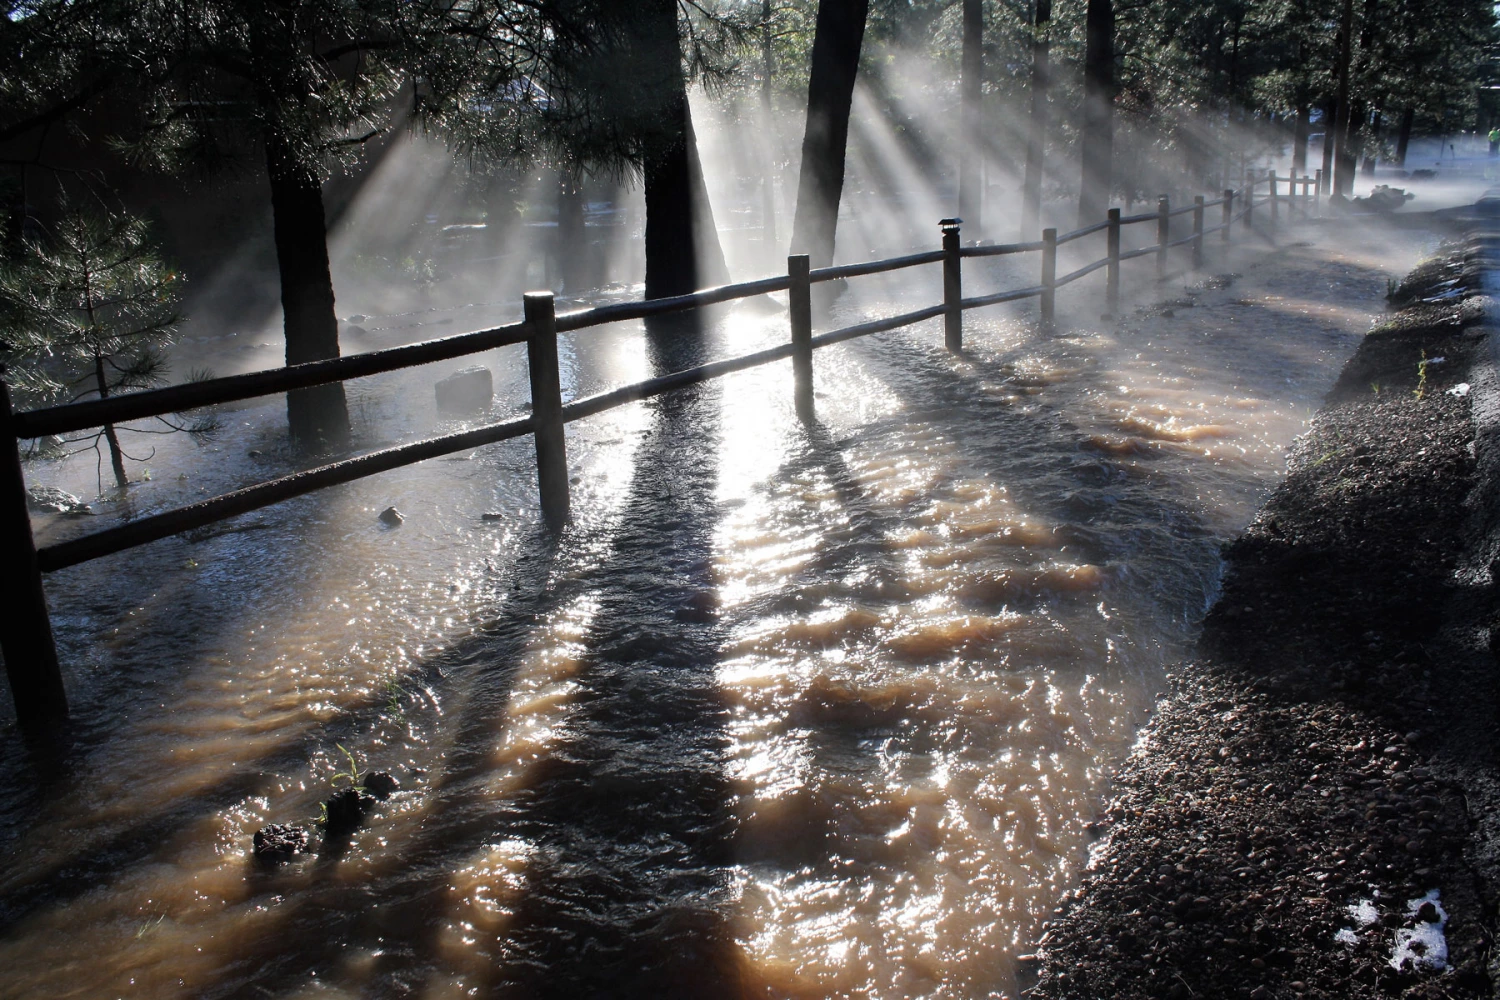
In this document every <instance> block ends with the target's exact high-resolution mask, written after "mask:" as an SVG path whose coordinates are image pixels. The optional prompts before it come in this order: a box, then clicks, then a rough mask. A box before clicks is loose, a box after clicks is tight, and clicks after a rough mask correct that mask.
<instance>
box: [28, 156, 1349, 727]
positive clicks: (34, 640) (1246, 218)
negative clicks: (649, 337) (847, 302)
mask: <svg viewBox="0 0 1500 1000" xmlns="http://www.w3.org/2000/svg"><path fill="white" fill-rule="evenodd" d="M1323 181H1324V178H1323V176H1322V171H1318V172H1317V174H1316V175H1312V176H1306V175H1304V176H1301V177H1299V176H1298V175H1297V174H1296V173H1295V172H1293V173H1292V174H1291V175H1289V176H1287V177H1278V176H1277V175H1276V174H1275V172H1274V171H1272V172H1268V173H1266V174H1264V175H1263V176H1254V175H1251V174H1247V175H1246V177H1245V180H1244V183H1243V185H1242V186H1241V188H1240V189H1238V190H1226V191H1224V192H1223V194H1222V196H1220V197H1218V198H1215V199H1213V200H1212V201H1206V200H1204V199H1203V198H1201V197H1199V198H1196V199H1194V201H1193V203H1192V204H1191V205H1190V206H1187V207H1184V208H1177V209H1173V208H1171V206H1170V204H1169V202H1168V199H1167V198H1166V197H1165V196H1163V197H1162V198H1161V199H1160V200H1159V201H1158V203H1157V209H1156V211H1154V212H1144V213H1140V214H1136V215H1129V216H1124V215H1122V214H1121V212H1120V210H1119V209H1110V211H1109V217H1108V218H1107V219H1105V220H1104V221H1103V222H1098V223H1093V224H1091V225H1085V226H1080V227H1079V228H1077V229H1074V230H1071V231H1069V232H1066V233H1063V234H1061V235H1059V234H1058V232H1057V231H1056V230H1055V229H1048V230H1045V231H1044V232H1043V234H1042V239H1040V240H1036V241H1030V242H1020V243H1006V244H976V245H972V246H962V245H961V244H960V241H959V221H958V220H956V219H945V220H943V221H942V223H941V224H940V228H941V232H942V249H940V250H929V251H923V252H920V253H913V254H907V255H904V256H899V257H891V258H886V259H883V260H872V261H865V262H860V263H854V264H840V265H835V266H830V267H821V268H812V267H810V266H809V261H808V258H807V257H806V256H805V255H794V256H792V257H789V258H788V260H787V273H786V274H785V275H776V276H773V277H769V278H761V279H759V280H756V281H746V282H739V283H736V284H730V285H722V286H718V287H714V288H704V289H699V290H698V291H695V292H691V293H689V294H686V295H677V296H672V297H670V298H659V299H650V300H646V301H642V302H619V303H610V304H607V305H600V306H593V307H590V308H586V309H580V310H575V311H572V312H566V313H561V314H558V313H556V312H555V303H554V299H553V296H552V295H551V293H533V294H528V295H527V296H526V297H525V310H524V313H525V315H524V318H523V319H522V320H521V321H520V322H516V323H510V324H507V325H504V326H498V327H493V328H490V329H486V330H477V331H474V332H472V333H464V334H459V335H456V336H452V337H443V338H439V339H435V340H428V341H423V342H420V343H416V344H409V345H406V346H403V347H393V348H388V349H383V350H378V351H370V352H367V353H363V354H353V355H348V356H345V357H338V358H330V359H328V360H325V361H314V362H309V363H306V364H299V365H290V366H287V367H284V368H274V369H269V370H266V371H257V372H249V373H246V374H243V375H231V376H227V377H224V378H215V379H208V380H204V381H200V382H189V383H185V384H182V385H174V386H168V387H165V388H161V389H150V390H146V391H142V392H137V393H130V394H127V395H123V396H112V397H110V398H108V399H94V400H87V401H83V402H76V403H67V404H63V405H58V406H49V407H44V408H40V409H36V410H30V411H16V410H14V409H13V407H12V405H11V397H10V390H9V387H8V386H7V385H6V383H5V380H4V379H3V378H0V397H3V398H0V421H3V422H4V423H3V427H0V448H4V449H5V453H4V454H3V455H0V556H3V558H4V563H3V565H4V569H3V570H0V600H3V601H5V602H6V606H7V608H8V609H10V610H12V611H13V612H15V613H14V614H12V615H11V617H10V618H9V622H8V624H6V625H5V626H3V627H0V651H3V653H4V656H5V667H6V672H7V674H8V676H9V680H10V686H11V695H12V697H13V699H14V701H15V705H16V714H17V718H18V720H19V721H20V722H21V724H22V725H23V726H28V727H29V726H32V725H35V724H48V723H52V722H56V721H57V720H59V719H61V718H63V717H65V716H66V714H67V697H66V693H65V691H64V688H63V682H62V673H61V670H60V668H59V665H58V661H57V651H56V646H55V643H54V641H53V636H52V631H51V623H50V619H49V617H48V613H47V605H46V596H45V592H44V589H43V584H42V574H44V573H50V572H55V571H57V570H60V569H65V568H67V567H70V566H77V565H79V564H80V563H84V562H88V561H90V560H93V559H99V558H102V557H105V556H109V555H113V554H116V553H119V552H122V551H125V550H127V549H131V548H135V547H137V546H141V545H146V544H148V543H151V542H155V541H159V540H161V539H163V538H167V537H170V536H172V535H176V534H181V533H183V532H186V531H191V530H194V529H197V528H203V527H206V526H208V525H210V524H213V523H216V522H218V521H222V520H225V519H227V518H231V517H235V516H238V515H240V514H245V513H248V512H250V511H254V510H259V509H261V508H263V507H268V506H271V505H273V504H277V503H281V502H283V501H285V500H289V499H292V498H294V497H298V496H302V495H304V494H307V493H311V492H314V491H317V490H321V489H326V488H328V487H331V486H336V485H339V484H342V483H348V482H353V481H355V480H357V479H362V478H365V477H367V476H373V475H377V474H379V473H382V472H388V471H390V470H392V469H397V468H401V467H402V466H406V465H411V464H414V463H416V462H421V461H425V460H427V459H431V458H437V457H440V456H443V455H449V454H453V453H455V452H460V451H468V450H471V449H474V448H478V447H481V446H484V445H488V444H494V443H497V442H500V441H507V440H512V439H515V438H520V437H525V436H527V435H531V436H532V438H533V440H534V442H535V446H536V452H537V478H538V489H539V492H540V495H541V507H542V514H543V519H544V520H545V522H546V523H547V524H548V526H549V527H551V528H553V529H557V528H560V527H561V526H562V525H563V524H564V523H566V521H567V519H568V516H569V493H568V477H567V455H566V439H565V437H564V434H563V427H564V425H565V424H568V423H571V422H573V421H577V420H582V419H584V418H586V417H590V416H594V415H596V414H599V413H603V412H605V411H606V410H611V409H614V408H615V407H619V406H624V405H626V404H628V403H633V402H637V401H639V400H643V399H649V398H651V397H653V396H659V395H661V394H663V393H667V392H671V391H673V390H676V389H681V388H684V387H686V386H690V385H696V384H698V383H701V382H706V381H709V380H711V379H715V378H720V377H722V376H725V375H729V374H731V373H734V372H739V371H744V370H746V369H749V368H755V367H758V366H760V365H765V364H771V363H774V362H778V361H784V360H786V359H788V358H790V359H791V360H792V366H793V376H794V377H793V382H794V393H795V397H794V398H795V402H796V408H797V412H798V413H799V415H801V416H803V417H809V416H811V413H812V403H813V391H812V382H813V367H812V352H813V351H814V350H816V349H818V348H822V347H829V346H832V345H834V344H840V343H844V342H846V341H850V340H854V339H857V338H859V337H867V336H870V335H872V334H877V333H883V332H886V331H890V330H896V329H900V328H901V327H906V326H911V325H913V324H916V323H921V322H924V321H926V320H930V319H936V318H938V317H943V320H944V342H945V344H946V345H947V347H948V348H949V349H950V350H953V351H961V350H962V349H963V320H962V315H963V313H964V312H965V311H967V310H970V309H979V308H983V307H986V306H992V305H998V304H1000V303H1004V302H1018V301H1022V300H1025V299H1031V298H1035V299H1037V300H1038V313H1039V315H1040V318H1041V321H1042V323H1043V324H1044V325H1045V324H1050V323H1051V322H1053V319H1054V311H1055V296H1056V293H1057V290H1058V289H1059V288H1062V287H1065V286H1067V285H1070V284H1072V283H1074V282H1076V281H1079V280H1081V279H1083V278H1085V277H1087V276H1088V275H1090V274H1093V273H1094V272H1095V271H1099V270H1106V282H1105V298H1106V302H1107V308H1108V310H1109V313H1108V314H1106V315H1113V314H1116V313H1117V312H1118V309H1119V288H1120V264H1121V263H1122V262H1124V261H1128V260H1134V259H1136V258H1138V257H1146V256H1152V255H1154V256H1155V257H1156V259H1157V277H1158V280H1162V279H1164V278H1165V277H1166V268H1167V262H1168V257H1169V254H1170V253H1171V251H1172V250H1174V249H1176V248H1181V247H1188V246H1191V247H1192V254H1191V257H1192V260H1191V268H1192V269H1194V270H1196V269H1199V268H1201V267H1202V263H1203V250H1204V237H1205V236H1206V235H1208V234H1211V233H1215V232H1217V233H1219V234H1220V242H1222V243H1227V242H1229V241H1230V240H1231V236H1232V233H1233V232H1234V231H1235V230H1236V228H1237V226H1239V227H1243V229H1244V230H1245V232H1246V233H1247V234H1249V233H1255V234H1256V235H1260V236H1263V237H1265V238H1269V239H1272V240H1273V241H1274V237H1275V227H1276V225H1277V220H1278V217H1279V215H1280V210H1281V209H1282V208H1283V207H1285V209H1286V212H1287V214H1288V217H1291V216H1292V215H1293V214H1294V213H1300V214H1301V215H1302V216H1303V217H1304V218H1306V217H1311V216H1313V215H1316V214H1317V213H1318V211H1319V209H1320V202H1319V194H1320V192H1321V190H1322V188H1323ZM1283 184H1284V185H1285V189H1284V192H1283V193H1278V188H1279V187H1280V186H1281V185H1283ZM1261 186H1264V187H1265V189H1266V194H1265V196H1264V197H1257V196H1256V193H1255V192H1256V189H1257V188H1258V187H1261ZM1266 206H1269V210H1270V211H1269V215H1268V217H1267V219H1266V222H1265V225H1264V227H1262V228H1261V229H1259V230H1257V228H1256V219H1257V215H1256V209H1257V208H1262V207H1266ZM1210 208H1218V209H1219V210H1220V215H1221V219H1220V221H1219V222H1218V224H1216V225H1213V226H1206V225H1205V211H1206V210H1207V209H1210ZM1189 216H1190V217H1191V219H1192V230H1191V232H1190V233H1188V234H1187V235H1180V236H1178V237H1177V238H1175V239H1174V238H1172V237H1173V233H1172V229H1173V226H1172V222H1173V220H1174V219H1183V218H1186V217H1189ZM1152 222H1154V223H1156V231H1155V234H1154V235H1155V239H1154V241H1152V242H1149V243H1145V244H1143V245H1141V246H1138V247H1135V248H1133V249H1129V250H1122V249H1121V246H1120V244H1121V234H1122V232H1123V231H1124V230H1125V229H1126V228H1127V227H1131V226H1136V225H1140V224H1144V223H1152ZM1101 232H1102V233H1104V234H1105V256H1104V257H1101V258H1099V259H1097V260H1093V261H1089V262H1088V263H1085V264H1083V265H1081V266H1079V267H1077V268H1076V269H1074V270H1072V271H1069V272H1067V273H1066V274H1063V275H1062V276H1060V277H1059V276H1058V273H1057V255H1058V248H1059V247H1062V246H1067V245H1069V244H1071V243H1074V242H1076V241H1079V240H1083V239H1085V238H1087V237H1089V236H1093V235H1095V234H1097V233H1101ZM1030 253H1036V254H1039V255H1040V265H1039V267H1040V279H1041V280H1040V282H1039V283H1038V284H1035V285H1030V286H1027V287H1024V288H1014V289H1004V290H1000V291H996V292H991V293H987V294H981V295H970V296H968V297H965V296H964V294H963V272H962V262H963V260H965V259H980V258H987V257H999V256H1007V255H1015V254H1030ZM928 264H942V265H943V301H942V302H941V303H939V304H936V305H931V306H926V307H924V308H921V309H916V310H912V311H910V312H903V313H900V314H897V315H894V316H888V317H884V318H880V319H873V320H869V321H867V322H864V323H859V324H856V325H854V326H848V327H844V328H842V329H837V330H830V331H827V332H824V333H819V334H816V335H814V334H813V332H812V327H813V323H812V309H811V296H810V289H811V286H812V285H814V284H817V283H820V282H828V281H843V280H847V279H850V278H857V277H862V276H865V275H871V274H882V273H888V272H893V271H900V270H904V269H906V268H911V267H921V266H925V265H928ZM781 292H785V293H787V295H788V317H789V325H790V331H791V339H790V340H789V341H788V342H786V343H782V344H778V345H777V346H775V347H770V348H767V349H764V350H761V351H756V352H753V353H750V354H746V355H743V356H740V357H735V358H728V359H724V360H721V361H712V362H708V363H705V364H701V365H697V366H695V367H693V368H688V369H684V370H682V371H676V372H671V373H669V374H665V375H660V376H657V377H655V378H651V379H646V380H645V381H641V382H636V383H633V384H630V385H625V386H620V387H618V388H615V389H610V390H607V391H604V392H600V393H596V394H594V395H591V396H585V397H582V398H578V399H573V400H570V401H567V402H564V401H563V400H562V395H561V385H560V378H559V374H558V364H557V337H558V335H559V334H568V333H575V332H579V331H583V330H588V329H592V328H595V327H599V326H604V325H606V324H610V323H620V322H627V321H636V320H650V319H653V318H656V317H661V316H666V315H670V314H676V313H683V312H689V311H692V310H698V309H704V308H707V307H710V306H715V305H720V304H723V303H728V302H734V301H738V300H742V299H747V298H753V297H757V296H763V295H769V294H772V293H781ZM520 344H525V345H526V349H527V364H528V369H529V372H530V379H531V395H532V404H531V405H532V412H531V413H530V414H529V415H527V416H524V417H516V418H513V419H510V420H505V421H501V422H498V423H491V424H487V425H485V426H482V427H477V428H472V429H469V430H465V431H461V432H457V433H453V434H445V435H441V436H439V437H434V438H428V439H426V440H422V441H416V442H412V443H409V444H404V445H399V446H396V447H392V448H385V449H382V450H379V451H374V452H370V453H368V454H365V455H359V456H355V457H352V458H347V459H342V460H340V461H335V462H331V463H328V464H326V465H321V466H318V467H316V468H311V469H305V470H302V471H300V472H296V473H292V474H290V475H286V476H282V477H279V478H277V479H272V480H269V481H267V482H262V483H257V484H254V485H251V486H246V487H244V488H242V489H238V490H233V491H231V492H229V493H225V494H222V495H220V496H216V497H212V498H209V499H206V500H201V501H198V502H196V503H191V504H187V505H185V506H182V507H177V508H174V509H171V510H165V511H161V512H159V513H156V514H151V515H149V516H146V517H141V518H138V519H135V520H132V521H128V522H126V523H123V524H118V525H115V526H113V527H110V528H105V529H102V530H100V531H95V532H91V533H89V534H86V535H83V536H81V537H78V538H73V539H69V540H67V541H63V542H56V543H53V544H50V545H45V546H42V547H41V548H38V547H37V546H36V542H35V538H34V536H33V535H32V531H31V519H30V514H29V512H28V510H27V498H26V484H25V475H24V470H23V466H22V464H21V452H20V447H19V442H20V441H23V440H27V439H33V438H41V437H48V436H52V435H61V434H69V433H75V432H77V431H81V430H86V429H88V428H91V427H98V426H102V425H104V424H116V423H124V422H127V421H131V420H140V419H146V418H150V417H157V416H166V415H168V414H174V413H183V412H187V411H191V410H196V409H200V408H203V407H207V406H214V405H221V404H225V403H232V402H239V401H242V400H246V399H252V398H256V397H259V396H266V395H271V394H274V393H282V392H289V391H292V390H296V389H306V388H311V387H313V386H318V385H325V384H329V383H333V382H343V381H347V380H349V379H356V378H364V377H368V376H371V375H379V374H383V373H387V372H392V371H397V370H401V369H405V368H411V367H415V366H417V365H425V364H431V363H433V362H438V361H446V360H452V359H455V358H461V357H465V356H469V355H473V354H478V353H481V352H484V351H490V350H495V349H498V348H502V347H509V346H516V345H520Z"/></svg>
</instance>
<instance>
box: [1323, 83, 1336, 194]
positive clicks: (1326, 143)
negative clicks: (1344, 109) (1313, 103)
mask: <svg viewBox="0 0 1500 1000" xmlns="http://www.w3.org/2000/svg"><path fill="white" fill-rule="evenodd" d="M1338 113H1339V105H1338V101H1328V102H1327V103H1326V104H1324V106H1323V193H1324V194H1328V193H1330V192H1331V191H1332V190H1333V147H1334V146H1335V145H1336V143H1337V139H1336V138H1335V137H1336V136H1337V134H1338V126H1337V124H1335V123H1336V122H1337V120H1338Z"/></svg>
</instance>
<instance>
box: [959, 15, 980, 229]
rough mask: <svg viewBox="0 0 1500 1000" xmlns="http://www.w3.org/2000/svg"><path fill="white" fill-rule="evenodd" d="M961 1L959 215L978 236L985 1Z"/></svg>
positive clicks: (966, 226)
mask: <svg viewBox="0 0 1500 1000" xmlns="http://www.w3.org/2000/svg"><path fill="white" fill-rule="evenodd" d="M963 2H964V7H963V18H964V42H963V46H964V47H963V69H962V74H963V78H962V80H961V81H960V86H961V88H962V92H963V96H962V111H961V114H960V124H961V126H962V132H963V134H962V136H961V137H960V139H959V142H960V147H959V149H960V152H959V164H958V215H959V217H960V218H961V219H963V221H964V223H965V228H966V229H967V231H968V232H969V233H971V234H972V235H974V236H976V237H977V236H978V235H979V233H980V230H981V228H982V222H983V220H982V219H981V218H980V212H981V211H982V207H983V199H982V197H981V192H980V186H979V185H980V178H979V157H980V152H981V150H983V148H984V140H983V138H982V132H983V126H982V124H981V114H980V101H981V98H982V96H983V86H982V85H983V81H984V3H983V0H963Z"/></svg>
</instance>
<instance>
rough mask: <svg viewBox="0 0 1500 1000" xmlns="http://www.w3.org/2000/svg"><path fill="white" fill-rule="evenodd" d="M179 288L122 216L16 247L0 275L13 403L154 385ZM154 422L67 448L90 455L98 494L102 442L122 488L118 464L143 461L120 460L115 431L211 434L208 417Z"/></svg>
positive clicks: (64, 227)
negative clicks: (14, 393)
mask: <svg viewBox="0 0 1500 1000" xmlns="http://www.w3.org/2000/svg"><path fill="white" fill-rule="evenodd" d="M182 281H183V279H182V276H181V275H180V274H179V273H178V272H177V271H176V270H174V269H173V268H171V267H169V266H168V265H167V264H166V263H165V262H164V261H163V260H162V259H161V257H160V255H159V254H158V253H157V251H156V248H155V247H154V245H153V244H152V242H151V240H150V238H149V235H148V233H147V230H146V224H145V222H144V221H142V220H140V219H136V218H132V217H130V216H127V215H120V214H102V215H100V214H91V213H86V212H78V211H74V212H70V213H68V214H67V215H66V216H64V217H63V219H62V220H61V221H60V222H59V223H58V224H57V226H56V227H55V229H53V230H52V232H51V233H50V234H49V236H48V238H44V239H36V240H32V239H28V240H25V241H24V242H23V243H22V246H21V252H20V254H19V256H18V257H16V258H14V259H13V260H11V261H10V262H8V263H7V264H6V265H5V266H4V267H3V268H0V302H3V306H4V326H5V333H4V336H3V340H4V341H5V346H6V348H7V351H6V353H7V354H8V355H9V357H8V358H7V359H6V360H7V361H8V363H9V368H10V371H11V377H12V379H13V381H14V386H15V388H16V390H17V393H18V395H20V396H21V398H23V399H26V400H27V402H29V403H31V404H33V405H38V404H40V405H45V404H49V403H57V402H75V401H77V400H81V399H87V398H90V397H95V398H99V399H107V398H109V397H110V396H113V395H116V394H118V393H121V392H130V391H132V390H139V389H147V388H150V387H152V386H155V385H160V384H161V383H162V382H164V381H165V379H166V376H167V373H168V370H169V367H168V364H167V359H166V354H165V350H166V348H167V347H168V346H169V345H170V344H171V343H172V341H173V338H174V334H175V331H176V326H177V323H178V319H179V317H178V314H177V305H178V303H179V302H180V300H181V293H180V288H181V286H182ZM190 377H191V378H192V379H195V380H196V379H203V378H210V377H212V373H211V372H206V371H205V372H193V373H192V374H191V376H190ZM156 419H157V422H158V423H159V424H160V425H163V426H159V427H156V428H147V427H125V426H121V427H116V426H115V425H113V424H106V425H104V426H103V427H102V428H100V429H99V430H97V431H93V432H90V433H88V434H85V435H83V436H81V437H77V438H73V439H71V440H69V441H68V442H67V443H69V444H80V443H81V444H82V445H83V447H82V448H79V449H77V451H87V450H90V449H92V450H93V451H94V452H95V454H96V455H98V456H99V465H100V469H99V475H100V489H101V491H102V489H103V457H104V456H103V451H102V450H101V447H100V443H101V441H102V442H103V443H104V445H105V446H107V448H108V452H109V460H110V466H111V468H112V469H113V471H114V475H115V482H116V484H117V485H118V486H119V487H120V488H121V489H123V488H124V487H126V486H127V485H129V479H128V478H127V476H126V473H125V459H127V458H129V459H130V460H131V461H139V462H145V461H149V460H150V458H151V455H147V456H144V457H142V458H136V457H135V456H133V455H130V454H129V453H128V452H126V451H125V449H124V448H123V447H121V445H120V431H130V432H132V433H140V434H153V433H154V434H162V433H173V432H177V431H182V432H186V433H188V434H192V435H194V436H195V437H204V436H207V435H210V434H212V433H213V432H214V431H215V430H216V429H217V426H218V425H217V419H216V417H215V416H214V414H213V413H212V412H211V411H194V412H192V413H186V414H174V415H173V417H172V418H168V417H158V418H156ZM152 454H153V455H154V454H155V451H154V450H153V451H152Z"/></svg>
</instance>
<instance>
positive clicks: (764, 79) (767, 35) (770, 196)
mask: <svg viewBox="0 0 1500 1000" xmlns="http://www.w3.org/2000/svg"><path fill="white" fill-rule="evenodd" d="M760 16H761V33H760V61H761V80H760V107H761V113H762V114H763V116H764V117H765V120H766V126H765V127H766V134H765V143H766V174H765V179H764V180H763V181H762V183H761V189H760V199H761V200H760V216H761V223H760V228H761V243H762V244H763V245H764V248H765V253H766V258H767V260H768V261H769V262H771V263H772V264H773V265H774V264H775V263H776V261H777V255H776V153H777V150H778V148H779V147H780V142H779V140H780V136H779V135H778V134H777V131H776V108H775V106H774V102H773V101H772V100H771V92H772V89H773V88H772V86H771V78H772V76H773V74H774V73H775V69H776V66H775V60H774V58H773V54H772V52H771V0H763V2H762V4H761V8H760Z"/></svg>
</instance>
